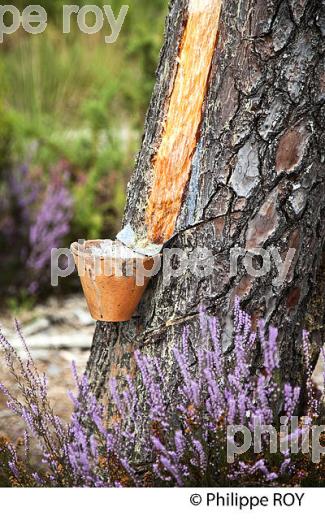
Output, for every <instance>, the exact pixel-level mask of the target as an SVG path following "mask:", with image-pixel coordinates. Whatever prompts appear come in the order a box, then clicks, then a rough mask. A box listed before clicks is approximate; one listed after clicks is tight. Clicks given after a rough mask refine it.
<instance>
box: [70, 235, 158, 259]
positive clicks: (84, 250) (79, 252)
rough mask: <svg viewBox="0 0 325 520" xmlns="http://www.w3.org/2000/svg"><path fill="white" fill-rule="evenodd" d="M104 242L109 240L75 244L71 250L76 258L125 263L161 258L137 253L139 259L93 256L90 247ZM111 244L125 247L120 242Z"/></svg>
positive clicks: (115, 241) (116, 241) (114, 241)
mask: <svg viewBox="0 0 325 520" xmlns="http://www.w3.org/2000/svg"><path fill="white" fill-rule="evenodd" d="M104 240H107V239H104V238H103V239H97V240H86V241H85V242H84V243H83V244H80V243H79V242H73V243H72V244H71V246H70V250H71V251H72V253H73V254H74V255H76V256H83V257H85V258H100V259H101V260H105V259H106V260H107V259H109V258H111V259H114V260H123V261H125V262H127V261H129V260H134V259H136V258H138V259H139V260H143V261H146V260H150V259H153V258H155V257H156V256H159V255H155V256H146V255H141V253H137V254H138V255H141V256H138V257H136V256H135V257H127V258H125V257H120V256H108V255H96V256H94V255H93V254H91V253H90V252H89V246H90V245H96V244H99V243H101V242H104ZM111 242H113V243H115V244H121V245H124V244H122V242H119V241H118V240H111ZM124 247H126V248H127V249H129V250H130V251H132V249H130V248H129V247H127V246H124Z"/></svg>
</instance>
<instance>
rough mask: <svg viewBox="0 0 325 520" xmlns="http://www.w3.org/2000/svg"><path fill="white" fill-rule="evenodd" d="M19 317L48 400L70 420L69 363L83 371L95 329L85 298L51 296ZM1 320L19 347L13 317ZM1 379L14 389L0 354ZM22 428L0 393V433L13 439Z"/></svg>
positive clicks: (70, 384)
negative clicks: (43, 377) (46, 383)
mask: <svg viewBox="0 0 325 520" xmlns="http://www.w3.org/2000/svg"><path fill="white" fill-rule="evenodd" d="M18 318H19V321H20V322H21V324H22V330H23V332H24V336H25V338H26V341H27V344H28V345H29V347H30V350H31V353H32V356H33V358H34V360H35V362H36V364H37V367H38V369H39V370H40V372H42V373H45V374H46V375H47V377H48V381H49V397H50V400H51V404H52V406H53V408H54V410H55V412H56V413H57V415H59V416H60V417H62V418H63V419H65V420H69V417H70V415H71V411H72V406H71V402H70V399H69V397H68V395H67V393H68V390H72V389H74V383H73V378H72V374H71V363H72V361H75V362H76V364H77V368H78V371H79V373H82V372H83V370H84V368H85V366H86V363H87V360H88V356H89V350H90V346H91V341H92V336H93V333H94V329H95V322H94V321H93V320H92V319H91V317H90V316H89V313H88V311H87V307H86V304H85V302H84V298H83V297H82V295H80V296H73V297H71V298H68V299H65V300H64V301H63V300H62V301H60V300H55V299H52V298H51V299H50V300H49V301H48V302H47V303H46V304H45V305H41V306H37V307H35V309H33V311H24V312H22V313H21V315H19V316H18ZM0 323H1V329H2V331H3V332H4V333H5V335H6V337H7V338H8V339H9V341H10V342H11V343H12V344H14V345H15V347H16V348H18V350H20V342H19V339H18V338H17V335H16V333H15V330H14V325H13V321H12V318H11V317H10V316H1V317H0ZM0 381H1V382H2V383H3V384H5V385H6V386H7V387H8V388H9V389H10V390H11V391H12V392H13V393H15V392H16V388H15V384H14V383H13V381H12V379H11V377H10V375H9V374H8V369H7V367H6V366H5V365H4V360H3V357H1V355H0ZM23 431H24V427H23V422H22V421H20V420H19V419H17V417H15V416H13V415H12V413H11V412H10V411H8V409H7V408H6V400H5V398H4V396H3V395H1V394H0V435H1V434H3V435H6V436H7V437H9V438H11V439H12V440H16V439H17V438H19V437H20V436H21V435H22V434H23Z"/></svg>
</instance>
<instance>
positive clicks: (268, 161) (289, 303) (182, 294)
mask: <svg viewBox="0 0 325 520" xmlns="http://www.w3.org/2000/svg"><path fill="white" fill-rule="evenodd" d="M187 21H188V0H173V1H172V2H171V5H170V12H169V16H168V19H167V25H166V38H165V44H164V47H163V49H162V53H161V58H160V64H159V67H158V71H157V83H156V86H155V90H154V93H153V97H152V101H151V104H150V107H149V111H148V115H147V121H146V128H145V135H144V139H143V144H142V149H141V151H140V154H139V157H138V161H137V165H136V168H135V172H134V174H133V176H132V179H131V181H130V184H129V190H128V199H127V206H126V210H125V219H124V223H125V224H126V223H129V222H130V223H131V224H132V226H133V228H134V229H135V230H136V231H137V232H138V233H139V234H141V233H142V232H143V228H144V227H145V226H146V225H148V222H146V211H147V206H148V199H149V197H150V193H151V190H152V186H153V176H152V165H153V160H154V157H155V155H156V154H157V150H158V148H159V145H160V143H161V140H162V135H163V132H164V128H166V117H168V106H169V102H170V98H171V93H172V90H173V88H174V84H175V78H176V75H177V67H178V63H179V60H178V56H179V53H180V49H181V48H182V38H183V35H184V30H185V27H186V24H187ZM324 36H325V2H324V0H287V1H286V0H224V1H223V3H222V10H221V17H220V22H219V26H218V37H217V39H216V42H217V43H216V45H215V50H214V55H213V59H212V63H211V68H210V71H209V81H208V89H207V93H206V96H205V100H204V104H203V106H202V119H201V123H200V128H199V131H198V132H197V143H196V149H195V153H194V154H193V155H192V156H191V172H190V179H189V182H187V183H186V187H185V189H184V193H183V195H182V206H181V210H180V211H179V214H178V215H177V220H176V226H175V232H174V235H173V238H172V240H171V241H170V243H169V244H168V245H169V247H174V248H176V247H177V248H181V249H182V250H184V251H185V253H186V254H188V255H190V253H191V252H192V251H193V249H194V248H196V247H203V248H209V249H210V250H211V251H212V253H213V256H214V258H215V261H216V265H217V266H218V269H217V270H214V272H213V275H212V276H211V277H210V276H209V277H206V276H201V277H200V276H196V275H194V274H193V273H191V272H190V271H188V272H187V273H186V274H185V275H183V276H181V277H179V278H175V279H172V283H171V284H170V285H165V284H164V280H163V274H162V272H160V273H159V274H158V275H157V276H156V277H155V278H154V279H153V280H152V281H151V282H150V285H149V287H148V289H147V291H146V293H145V296H144V298H143V301H142V303H141V304H140V306H139V308H138V311H137V312H136V315H135V316H134V318H133V319H132V320H131V321H130V322H128V323H123V324H110V323H98V324H97V328H96V333H95V337H94V342H93V347H92V351H91V356H90V359H89V363H88V369H87V372H88V375H89V377H90V379H91V381H92V383H93V385H94V388H95V390H96V392H97V394H100V393H102V392H103V391H105V388H106V386H105V383H106V381H107V379H108V378H109V376H112V375H114V376H118V377H122V376H123V375H124V374H125V373H127V372H131V373H133V372H134V370H135V366H134V361H133V356H132V352H133V351H134V349H135V348H141V349H143V351H144V352H145V353H146V354H152V355H158V356H159V357H160V358H161V359H162V360H163V361H164V362H165V363H166V365H167V366H168V367H170V369H169V374H170V385H171V388H172V386H173V385H175V381H174V380H173V373H174V368H173V355H172V348H173V346H174V345H175V344H176V343H177V342H178V340H179V337H180V334H181V332H182V330H183V328H184V325H185V324H186V325H188V326H189V328H190V342H191V346H192V348H193V349H194V350H195V349H196V348H197V347H198V345H199V344H200V325H199V308H200V305H203V306H204V307H205V308H206V309H207V312H208V313H211V314H214V315H217V316H219V317H220V321H221V323H222V325H223V330H224V334H223V342H224V349H225V353H227V350H229V348H230V345H231V341H230V338H231V334H232V328H231V316H232V307H233V303H234V300H235V298H236V297H237V296H238V297H240V298H241V301H242V305H243V307H244V308H245V309H246V310H248V311H249V312H250V313H251V315H252V316H253V323H254V324H255V323H256V322H257V320H258V319H259V318H260V317H265V318H266V321H267V323H273V324H274V325H275V326H277V327H278V328H279V330H280V335H279V349H280V353H281V366H282V374H283V378H285V379H288V380H293V381H296V382H297V381H300V382H301V375H302V370H301V341H300V338H301V333H302V329H303V328H304V327H307V328H309V330H310V331H311V339H312V345H313V354H314V357H315V358H316V357H317V354H318V352H319V348H320V345H321V343H322V341H323V332H324V312H325V276H324V272H325V270H324V256H323V249H324V240H325V231H324V230H325V227H324V226H325V166H324V160H325V158H324V145H325V132H324V129H325V106H324V100H325V68H324V47H325V42H324ZM183 103H184V106H185V105H187V104H190V103H191V99H184V100H183ZM176 131H177V129H176ZM235 247H240V248H242V249H243V250H245V251H252V250H254V248H263V249H264V250H266V251H267V252H268V253H270V252H271V250H272V248H274V247H276V248H278V250H279V252H280V255H281V257H282V259H284V258H286V255H287V254H288V251H289V250H290V249H294V250H295V254H294V257H293V259H292V263H291V264H290V268H289V271H288V273H287V275H286V277H285V279H284V280H283V282H282V283H280V284H275V283H274V280H275V279H276V278H277V270H276V267H275V264H274V262H273V261H272V263H271V266H272V267H271V270H270V271H269V272H268V273H267V274H265V276H257V277H255V276H252V275H250V274H248V272H247V268H246V267H245V265H244V264H243V259H242V258H241V259H239V261H238V272H237V274H236V273H234V272H231V270H230V258H231V254H232V253H231V252H232V251H233V250H234V248H235ZM248 256H249V255H248ZM255 267H256V269H258V267H257V266H256V265H255ZM256 359H257V362H258V353H257V357H256Z"/></svg>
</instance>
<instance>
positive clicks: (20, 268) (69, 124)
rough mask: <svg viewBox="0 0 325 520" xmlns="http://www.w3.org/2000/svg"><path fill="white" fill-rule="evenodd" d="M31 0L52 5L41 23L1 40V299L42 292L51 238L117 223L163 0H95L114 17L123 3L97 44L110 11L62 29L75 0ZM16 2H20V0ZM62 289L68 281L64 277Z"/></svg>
mask: <svg viewBox="0 0 325 520" xmlns="http://www.w3.org/2000/svg"><path fill="white" fill-rule="evenodd" d="M37 3H38V4H39V5H42V6H43V7H44V8H45V9H46V11H47V14H48V26H47V29H46V30H45V32H44V33H43V34H40V35H29V34H27V33H26V32H25V31H24V30H23V29H20V30H19V31H17V32H16V33H15V34H12V35H10V36H5V37H4V43H3V44H0V78H1V80H0V81H1V83H0V85H1V87H0V264H1V269H0V294H1V299H0V301H1V302H2V304H3V303H4V302H6V305H7V304H8V301H9V302H11V304H12V305H15V304H16V302H17V301H18V302H20V304H21V302H23V301H30V300H31V299H39V298H41V297H42V296H43V295H44V294H45V295H48V293H49V290H50V289H51V288H50V284H49V274H50V272H49V262H50V251H51V248H52V247H66V246H68V245H69V244H70V243H71V242H72V241H74V240H76V239H79V238H85V239H92V238H111V237H113V236H114V235H115V233H116V232H117V231H118V229H119V226H120V222H121V216H122V213H123V208H124V202H125V188H126V183H127V180H128V178H129V176H130V173H131V172H132V168H133V165H134V158H135V154H136V152H137V150H138V148H139V145H140V138H141V134H142V131H143V122H144V117H145V112H146V110H147V106H148V102H149V98H150V95H151V91H152V88H153V84H154V80H155V74H154V73H155V69H156V66H157V62H158V56H159V50H160V47H161V44H162V39H163V31H164V19H165V16H166V13H167V4H168V2H167V0H150V1H148V0H127V1H126V0H124V1H122V0H110V1H108V0H96V2H94V3H95V4H96V5H98V6H99V7H100V6H102V5H104V4H106V5H107V4H110V5H111V6H112V8H113V11H114V14H115V17H117V15H118V13H119V11H120V8H121V6H122V5H123V4H128V5H129V11H128V13H127V15H126V19H125V22H124V24H123V27H122V31H121V33H120V35H119V38H118V39H117V42H116V43H114V44H105V41H104V36H106V35H109V34H110V32H111V31H110V28H109V24H108V22H107V20H105V25H104V28H103V30H102V31H101V32H100V33H98V34H95V35H86V34H83V33H82V32H81V31H79V29H78V27H77V24H76V23H75V22H73V23H72V30H71V33H70V34H63V32H62V27H63V21H62V7H63V5H67V4H69V3H71V4H72V3H74V2H67V1H66V0H45V1H41V0H38V2H37ZM77 4H78V5H80V7H81V6H83V5H87V4H89V2H88V1H87V0H79V2H77ZM14 5H15V6H17V7H18V8H19V9H20V10H21V11H22V10H23V8H24V7H25V6H26V5H28V2H24V1H21V2H20V1H16V2H15V3H14ZM92 16H93V15H91V14H90V15H89V24H91V22H92ZM75 19H76V18H75V17H72V20H75ZM93 20H94V19H93ZM62 288H63V290H72V289H73V287H71V282H69V281H68V282H66V281H65V283H64V284H62V285H61V289H60V290H62Z"/></svg>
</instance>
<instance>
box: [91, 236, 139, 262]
mask: <svg viewBox="0 0 325 520" xmlns="http://www.w3.org/2000/svg"><path fill="white" fill-rule="evenodd" d="M90 252H91V255H92V256H95V257H107V258H144V255H141V254H139V253H135V252H134V251H132V249H129V248H128V247H126V246H125V245H123V244H121V243H120V242H113V241H112V240H103V241H102V242H100V243H98V244H97V245H96V246H93V247H91V248H90Z"/></svg>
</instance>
